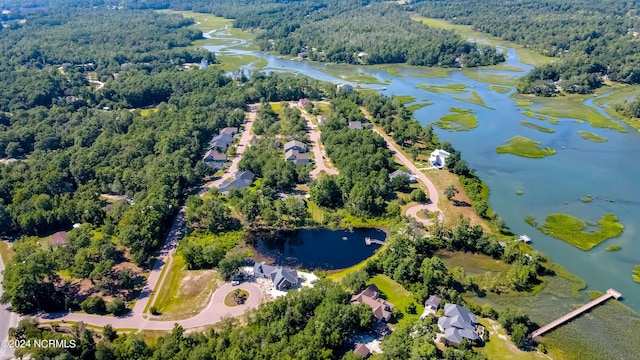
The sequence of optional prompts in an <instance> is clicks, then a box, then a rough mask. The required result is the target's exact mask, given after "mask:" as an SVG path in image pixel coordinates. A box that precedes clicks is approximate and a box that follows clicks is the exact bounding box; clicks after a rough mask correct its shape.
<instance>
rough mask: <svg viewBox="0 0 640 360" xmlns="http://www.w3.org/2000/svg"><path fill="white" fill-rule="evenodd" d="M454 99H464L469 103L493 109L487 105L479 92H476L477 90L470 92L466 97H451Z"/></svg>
mask: <svg viewBox="0 0 640 360" xmlns="http://www.w3.org/2000/svg"><path fill="white" fill-rule="evenodd" d="M453 98H454V99H455V100H459V101H464V102H467V103H470V104H476V105H480V106H484V107H486V108H488V109H493V108H492V107H491V106H489V105H487V104H486V103H485V102H484V99H483V98H482V97H481V96H480V94H478V93H477V92H475V91H473V92H471V94H470V95H469V97H468V98H463V97H455V96H454V97H453Z"/></svg>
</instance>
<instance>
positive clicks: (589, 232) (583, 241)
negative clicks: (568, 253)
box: [538, 214, 624, 251]
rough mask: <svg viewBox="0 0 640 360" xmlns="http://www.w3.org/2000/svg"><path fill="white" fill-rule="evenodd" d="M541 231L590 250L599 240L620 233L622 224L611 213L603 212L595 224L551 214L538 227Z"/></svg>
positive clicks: (565, 215)
mask: <svg viewBox="0 0 640 360" xmlns="http://www.w3.org/2000/svg"><path fill="white" fill-rule="evenodd" d="M538 229H539V230H540V231H542V232H543V233H545V234H547V235H550V236H553V237H555V238H556V239H560V240H563V241H565V242H567V243H569V244H571V245H573V246H575V247H577V248H578V249H581V250H585V251H587V250H591V249H592V248H593V247H595V246H596V245H598V244H600V243H601V242H603V241H605V240H607V239H611V238H615V237H618V236H620V234H622V231H623V229H624V226H623V225H622V224H620V223H619V222H618V218H616V217H615V215H613V214H605V215H604V216H603V217H602V218H601V219H600V220H599V221H598V223H597V224H593V223H592V224H588V223H586V222H585V221H583V220H581V219H579V218H577V217H574V216H571V215H567V214H551V215H549V216H547V219H546V221H545V223H544V225H542V226H540V227H538Z"/></svg>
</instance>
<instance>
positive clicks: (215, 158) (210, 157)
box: [202, 150, 227, 169]
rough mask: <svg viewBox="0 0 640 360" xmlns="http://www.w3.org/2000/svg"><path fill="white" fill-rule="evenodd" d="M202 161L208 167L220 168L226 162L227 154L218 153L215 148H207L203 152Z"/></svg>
mask: <svg viewBox="0 0 640 360" xmlns="http://www.w3.org/2000/svg"><path fill="white" fill-rule="evenodd" d="M202 161H204V163H205V164H207V166H209V167H210V168H213V169H222V167H223V165H224V163H226V162H227V155H225V154H223V153H219V152H218V151H217V150H209V151H207V152H206V153H205V154H204V158H202Z"/></svg>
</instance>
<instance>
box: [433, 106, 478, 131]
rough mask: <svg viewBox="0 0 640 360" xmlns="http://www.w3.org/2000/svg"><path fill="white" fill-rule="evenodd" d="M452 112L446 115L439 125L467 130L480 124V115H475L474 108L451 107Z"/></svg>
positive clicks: (438, 122)
mask: <svg viewBox="0 0 640 360" xmlns="http://www.w3.org/2000/svg"><path fill="white" fill-rule="evenodd" d="M449 111H451V112H452V114H447V115H444V116H443V117H441V118H440V121H437V122H435V124H436V125H437V126H439V127H440V128H442V129H445V130H455V131H466V130H471V129H473V128H475V127H477V126H478V117H477V116H475V115H473V110H465V109H459V108H451V109H449Z"/></svg>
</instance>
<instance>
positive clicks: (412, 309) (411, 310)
mask: <svg viewBox="0 0 640 360" xmlns="http://www.w3.org/2000/svg"><path fill="white" fill-rule="evenodd" d="M406 310H407V314H415V313H416V312H417V311H416V310H417V307H416V304H415V303H414V302H411V304H409V305H407V308H406Z"/></svg>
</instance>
